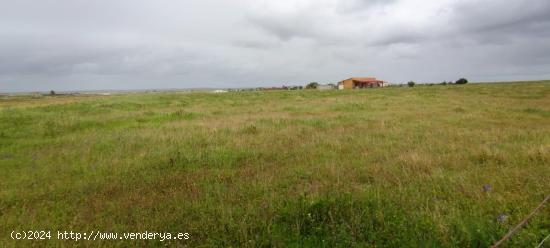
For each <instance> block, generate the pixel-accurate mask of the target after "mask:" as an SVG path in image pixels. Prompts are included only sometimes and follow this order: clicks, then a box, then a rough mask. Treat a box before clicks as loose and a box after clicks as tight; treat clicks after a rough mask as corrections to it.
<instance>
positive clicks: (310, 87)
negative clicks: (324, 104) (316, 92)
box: [306, 82, 319, 89]
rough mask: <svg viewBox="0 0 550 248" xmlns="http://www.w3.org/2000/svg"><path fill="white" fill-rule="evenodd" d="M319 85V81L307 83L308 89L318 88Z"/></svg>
mask: <svg viewBox="0 0 550 248" xmlns="http://www.w3.org/2000/svg"><path fill="white" fill-rule="evenodd" d="M317 87H319V83H317V82H311V83H309V84H307V85H306V89H317Z"/></svg>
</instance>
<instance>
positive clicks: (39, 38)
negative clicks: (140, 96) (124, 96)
mask: <svg viewBox="0 0 550 248" xmlns="http://www.w3.org/2000/svg"><path fill="white" fill-rule="evenodd" d="M352 76H374V77H378V78H380V79H383V80H386V81H389V82H405V81H408V80H415V81H420V82H441V81H443V80H447V81H448V80H456V79H457V78H458V77H467V78H468V79H470V80H471V81H472V80H473V81H495V80H520V79H525V80H530V79H549V78H550V1H549V0H506V1H503V0H278V1H262V0H231V1H221V0H155V1H151V0H16V1H14V0H0V91H1V92H5V91H39V90H50V89H53V90H91V89H151V88H192V87H255V86H276V85H283V84H286V85H293V84H297V85H298V84H299V85H303V84H305V83H307V82H310V81H318V82H321V83H329V82H337V81H339V80H342V79H345V78H348V77H352Z"/></svg>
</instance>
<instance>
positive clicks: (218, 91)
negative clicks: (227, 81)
mask: <svg viewBox="0 0 550 248" xmlns="http://www.w3.org/2000/svg"><path fill="white" fill-rule="evenodd" d="M212 92H214V93H227V90H214V91H212Z"/></svg>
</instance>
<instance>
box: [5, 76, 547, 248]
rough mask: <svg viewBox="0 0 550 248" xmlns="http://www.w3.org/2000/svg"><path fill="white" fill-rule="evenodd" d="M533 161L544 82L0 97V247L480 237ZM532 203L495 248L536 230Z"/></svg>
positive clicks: (499, 223) (538, 193) (531, 241)
mask: <svg viewBox="0 0 550 248" xmlns="http://www.w3.org/2000/svg"><path fill="white" fill-rule="evenodd" d="M549 164H550V82H539V83H514V84H468V85H452V86H445V87H443V86H438V85H434V86H432V87H428V86H421V85H419V86H417V87H414V88H405V87H404V88H399V87H390V88H378V89H369V90H344V91H337V90H334V91H275V92H235V93H224V94H210V93H151V94H123V95H113V96H68V95H53V94H52V95H51V96H4V97H1V96H0V214H1V218H0V246H2V247H6V246H7V247H12V246H32V245H34V246H52V247H58V246H75V245H77V246H85V247H87V246H117V247H129V246H144V245H151V246H166V245H176V244H177V245H182V246H185V245H188V246H190V247H195V246H200V247H210V246H220V247H231V246H233V247H235V246H248V247H257V246H276V247H285V246H291V247H350V246H372V247H487V246H489V245H491V244H492V243H493V242H495V241H496V240H497V239H499V238H500V237H502V236H503V235H504V234H505V233H506V232H507V231H508V230H509V229H510V228H511V227H513V226H514V225H516V224H517V223H518V222H519V221H521V220H522V219H523V218H524V217H525V216H526V215H527V214H528V213H529V212H530V211H531V210H532V209H533V208H534V207H536V205H537V204H539V203H540V202H541V201H542V199H543V198H544V197H545V196H546V195H547V194H549V193H550V181H549V180H548V178H550V166H549ZM547 210H548V208H546V209H545V210H543V211H541V212H540V213H538V214H537V215H536V216H535V217H534V218H533V219H532V220H531V221H530V222H529V224H528V225H527V226H526V227H525V228H523V229H522V230H521V231H520V232H518V233H517V234H516V235H514V236H513V237H512V238H511V239H510V240H509V241H507V242H506V243H505V246H506V247H534V246H536V244H538V242H540V241H541V240H542V239H543V238H544V237H546V236H547V235H549V234H550V212H549V211H547ZM12 230H52V231H57V230H72V231H75V232H86V231H88V232H89V231H91V230H97V231H106V232H144V231H150V232H153V231H156V232H188V233H189V234H190V239H189V240H183V241H177V242H176V241H164V242H160V241H79V242H75V241H59V240H55V239H53V240H50V241H28V240H27V241H14V240H12V239H11V238H10V237H9V233H10V232H11V231H12Z"/></svg>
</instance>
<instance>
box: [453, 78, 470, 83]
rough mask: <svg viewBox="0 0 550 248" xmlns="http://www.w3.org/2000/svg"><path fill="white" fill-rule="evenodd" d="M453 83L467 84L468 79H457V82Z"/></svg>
mask: <svg viewBox="0 0 550 248" xmlns="http://www.w3.org/2000/svg"><path fill="white" fill-rule="evenodd" d="M455 83H456V84H467V83H468V79H465V78H461V79H459V80H456V82H455Z"/></svg>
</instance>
